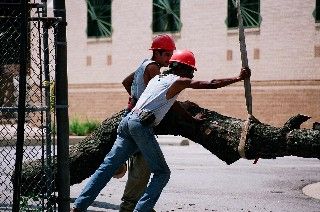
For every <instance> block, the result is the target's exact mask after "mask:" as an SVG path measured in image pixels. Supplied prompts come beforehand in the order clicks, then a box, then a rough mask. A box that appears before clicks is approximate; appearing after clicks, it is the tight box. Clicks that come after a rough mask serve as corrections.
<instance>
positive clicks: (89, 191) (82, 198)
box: [74, 118, 137, 211]
mask: <svg viewBox="0 0 320 212" xmlns="http://www.w3.org/2000/svg"><path fill="white" fill-rule="evenodd" d="M125 119H126V118H125ZM126 126H127V121H126V120H122V121H121V123H120V124H119V127H118V136H117V139H116V141H115V143H114V145H113V147H112V149H111V151H110V152H109V153H108V154H107V155H106V157H105V159H104V161H103V162H102V164H101V165H100V166H99V168H98V169H97V170H96V171H95V173H94V174H93V175H92V176H91V177H90V180H89V181H88V182H87V184H86V185H85V187H84V188H83V190H82V191H81V194H80V195H79V197H78V198H77V199H76V200H75V202H74V205H75V208H77V209H78V211H86V209H87V208H88V207H89V206H90V205H91V204H92V202H93V201H94V200H95V198H96V197H97V196H98V194H99V193H100V191H101V190H102V189H103V188H104V187H105V185H106V184H107V183H108V182H109V181H110V179H111V178H112V176H113V174H114V172H115V171H116V170H117V169H118V168H119V167H120V166H121V165H122V164H123V163H124V162H125V161H126V160H128V158H129V156H131V155H132V154H133V153H134V152H135V151H136V150H137V145H136V144H135V142H134V141H133V140H132V139H131V138H130V136H129V135H128V133H127V131H128V130H127V129H126V128H127V127H126Z"/></svg>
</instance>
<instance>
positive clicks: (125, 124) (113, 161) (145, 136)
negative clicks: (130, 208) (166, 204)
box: [74, 112, 170, 212]
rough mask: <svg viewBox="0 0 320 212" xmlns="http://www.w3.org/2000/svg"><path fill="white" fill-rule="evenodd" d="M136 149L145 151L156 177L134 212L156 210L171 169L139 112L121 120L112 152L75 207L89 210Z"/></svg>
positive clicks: (89, 182) (76, 201)
mask: <svg viewBox="0 0 320 212" xmlns="http://www.w3.org/2000/svg"><path fill="white" fill-rule="evenodd" d="M136 151H140V152H141V153H142V155H143V157H144V159H145V160H146V161H147V163H148V165H149V168H150V171H151V173H153V177H152V179H151V181H150V183H149V185H148V187H147V188H146V190H145V192H144V194H143V195H142V197H141V198H140V200H139V201H138V203H137V205H136V207H135V209H134V211H136V212H138V211H141V212H149V211H152V209H153V207H154V205H155V204H156V202H157V200H158V199H159V197H160V194H161V192H162V190H163V188H164V187H165V186H166V184H167V183H168V181H169V179H170V169H169V167H168V165H167V162H166V160H165V158H164V156H163V153H162V151H161V149H160V146H159V143H158V142H157V140H156V139H155V136H154V134H153V129H152V127H150V126H143V125H141V123H140V120H139V118H138V115H137V114H136V113H133V112H130V113H129V114H128V115H127V116H125V117H124V118H123V119H122V121H121V122H120V124H119V127H118V135H117V139H116V141H115V143H114V145H113V147H112V149H111V151H110V152H109V153H108V154H107V155H106V157H105V159H104V161H103V162H102V164H101V165H100V166H99V168H98V169H97V170H96V171H95V173H94V174H93V175H92V176H91V177H90V179H89V181H88V183H87V184H86V185H85V187H84V189H83V190H82V192H81V194H80V196H79V197H78V198H77V199H76V200H75V203H74V205H75V207H76V208H77V209H79V210H81V211H82V210H86V209H87V208H88V207H89V206H90V205H91V204H92V202H93V201H94V200H95V198H96V197H97V196H98V194H99V193H100V191H101V190H102V189H103V188H104V187H105V186H106V184H107V183H108V182H109V181H110V179H111V178H112V176H113V174H114V172H115V171H116V170H117V169H118V168H119V167H120V165H122V164H123V163H125V161H127V160H128V158H129V157H130V156H131V155H132V154H133V153H134V152H136Z"/></svg>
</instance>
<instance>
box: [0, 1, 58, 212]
mask: <svg viewBox="0 0 320 212" xmlns="http://www.w3.org/2000/svg"><path fill="white" fill-rule="evenodd" d="M23 5H26V4H23V1H21V2H20V0H2V1H1V2H0V211H11V210H12V208H14V206H16V208H19V211H55V210H56V207H57V206H56V201H55V199H56V197H57V194H56V192H55V190H54V187H55V183H56V182H55V181H54V179H55V176H54V170H53V169H54V167H53V164H54V163H55V161H54V160H56V157H54V156H55V155H56V142H55V120H56V117H55V112H54V111H55V66H56V41H55V40H56V39H55V38H56V33H57V30H56V28H57V25H58V23H59V22H58V21H57V19H55V18H48V17H47V5H46V1H43V0H42V1H40V0H38V1H36V0H33V1H31V2H28V4H27V5H28V6H27V7H28V8H24V7H23ZM23 10H25V11H26V14H27V16H28V20H27V27H24V26H23V25H22V24H21V23H22V18H23V17H24V16H23ZM23 30H26V32H24V31H23ZM23 35H27V39H25V40H27V42H25V43H23V42H22V40H23V39H21V38H22V36H23ZM24 47H25V49H26V52H27V54H26V55H24V57H25V58H22V56H21V51H22V50H23V48H24ZM21 58H22V59H24V61H25V63H26V67H27V68H26V76H25V77H26V78H25V79H26V80H25V81H26V84H25V85H22V86H21V84H20V83H21V80H20V78H21V77H22V75H21V74H22V72H21V71H20V68H21V67H22V66H21V61H22V59H21ZM24 86H25V89H26V92H25V109H24V110H22V109H21V108H20V107H21V105H18V102H19V101H18V100H19V95H23V94H22V93H23V92H19V89H21V88H24ZM21 112H24V114H25V115H24V117H25V122H24V126H23V128H24V139H22V140H24V143H23V151H19V148H18V142H21V141H19V140H18V139H17V130H18V125H19V122H18V114H19V113H21ZM22 142H23V141H22ZM17 156H22V158H23V161H22V162H23V163H27V162H28V161H31V160H35V159H40V160H41V161H42V163H41V166H42V167H41V169H42V173H44V174H43V176H42V180H44V181H45V185H43V184H41V185H38V184H37V183H38V182H37V181H30V182H27V186H30V187H37V186H44V188H41V189H39V190H40V191H41V192H40V193H33V194H28V196H23V194H21V195H18V196H19V197H20V198H18V200H19V201H18V203H15V201H14V195H13V193H14V192H16V193H19V192H20V189H21V187H17V185H16V186H15V181H14V180H13V179H14V177H13V176H14V175H13V174H14V172H15V166H16V164H17V161H16V160H17V158H18V157H17ZM15 175H17V176H19V175H21V173H15ZM24 186H25V185H24ZM19 194H20V193H19ZM14 204H16V205H14ZM17 204H18V205H17Z"/></svg>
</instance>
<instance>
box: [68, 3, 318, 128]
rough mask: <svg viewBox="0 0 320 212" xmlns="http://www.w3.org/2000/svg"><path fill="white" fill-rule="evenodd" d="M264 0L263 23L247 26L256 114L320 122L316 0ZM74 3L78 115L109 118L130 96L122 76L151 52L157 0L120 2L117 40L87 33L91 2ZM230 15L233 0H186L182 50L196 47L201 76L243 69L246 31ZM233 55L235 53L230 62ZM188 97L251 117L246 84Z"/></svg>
mask: <svg viewBox="0 0 320 212" xmlns="http://www.w3.org/2000/svg"><path fill="white" fill-rule="evenodd" d="M260 2H261V8H260V10H261V16H262V23H261V26H260V28H257V29H251V30H246V42H247V50H248V58H249V65H250V67H251V69H252V71H253V74H252V81H254V85H253V88H252V89H253V104H254V105H253V111H254V114H255V115H256V116H257V117H258V118H259V119H261V121H263V122H266V123H270V124H272V125H277V126H280V125H282V124H283V123H284V122H285V121H286V120H287V119H288V118H289V117H291V116H292V115H295V114H297V113H303V114H307V115H310V116H312V117H313V119H312V121H319V120H320V112H319V109H318V108H319V105H320V104H319V103H320V102H319V101H320V83H319V81H320V57H316V55H317V51H316V49H317V48H316V47H319V46H320V26H319V24H315V22H314V18H313V16H312V12H313V10H314V8H315V1H314V0H304V1H301V0H291V1H290V3H288V2H287V1H277V0H263V1H260ZM66 3H67V19H68V28H67V29H68V34H67V36H68V75H69V84H70V90H69V97H70V110H69V111H70V115H71V118H72V117H75V116H78V117H80V118H86V117H87V118H90V119H91V118H92V119H98V120H103V119H104V118H105V117H107V116H109V115H111V114H112V113H114V112H117V111H119V109H120V108H123V107H124V106H125V105H126V101H127V94H126V93H125V91H124V89H123V88H122V86H121V85H120V82H121V81H122V79H123V78H124V77H125V76H127V75H128V74H129V73H131V72H132V71H134V70H135V68H136V67H137V66H138V65H139V63H140V62H141V61H142V59H144V58H146V57H150V55H151V52H150V51H148V48H149V46H150V43H151V41H152V37H153V36H154V35H153V33H152V30H151V23H152V0H144V1H141V0H131V1H130V3H128V1H122V0H114V1H112V27H113V34H112V37H111V38H109V39H87V36H86V15H87V12H86V10H87V8H86V5H85V1H84V0H81V1H79V0H68V1H66ZM226 17H227V1H225V0H218V1H217V0H201V1H197V0H185V1H184V0H181V21H182V24H183V26H182V29H181V32H180V33H177V34H174V37H175V41H176V45H177V48H179V49H184V48H187V49H190V50H192V51H193V52H194V53H195V55H196V59H197V67H198V70H199V71H198V72H197V73H196V77H195V78H196V79H203V80H207V79H212V78H221V77H230V76H235V75H236V74H238V72H239V70H240V66H241V61H240V52H239V45H238V32H237V30H228V29H227V27H226V25H225V19H226ZM227 51H229V53H228V54H227ZM254 52H256V54H255V55H254ZM257 52H258V53H257ZM230 53H231V54H232V59H230V57H229V60H227V55H229V56H230ZM257 54H258V58H257V57H256V59H254V56H257ZM88 58H91V59H90V62H91V65H89V66H87V62H88ZM203 94H205V95H203ZM187 97H188V98H189V97H190V99H191V100H193V101H196V102H198V103H199V104H200V105H202V106H204V107H208V108H210V109H214V110H217V111H218V112H221V113H223V114H227V115H230V116H234V117H239V118H245V117H246V109H245V103H244V97H243V88H242V84H239V85H238V86H231V87H230V88H225V89H221V90H216V91H186V92H184V94H183V95H182V96H181V98H182V99H187ZM312 121H310V122H308V123H307V124H306V126H311V124H312Z"/></svg>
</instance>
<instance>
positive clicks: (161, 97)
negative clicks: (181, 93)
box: [132, 74, 180, 126]
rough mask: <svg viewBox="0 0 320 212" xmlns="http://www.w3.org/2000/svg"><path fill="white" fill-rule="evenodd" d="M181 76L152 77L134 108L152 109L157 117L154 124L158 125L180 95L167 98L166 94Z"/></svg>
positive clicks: (134, 109) (135, 109)
mask: <svg viewBox="0 0 320 212" xmlns="http://www.w3.org/2000/svg"><path fill="white" fill-rule="evenodd" d="M179 78H180V77H179V76H177V75H174V74H168V75H157V76H155V77H154V78H152V79H151V80H150V81H149V83H148V86H147V87H146V89H145V90H144V92H143V93H142V94H141V96H140V98H139V100H138V102H137V104H136V106H135V107H134V108H133V109H132V110H133V111H139V110H144V111H152V112H153V114H154V115H155V117H156V119H155V121H154V124H153V125H154V126H156V125H158V124H159V123H160V121H161V120H162V119H163V117H164V116H165V114H166V113H167V112H168V110H169V109H170V107H171V106H172V105H173V103H174V101H175V100H176V99H177V97H178V94H177V95H175V96H174V97H172V98H171V99H167V98H166V94H167V91H168V89H169V88H170V86H171V85H172V84H173V83H174V82H175V81H176V80H177V79H179Z"/></svg>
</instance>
